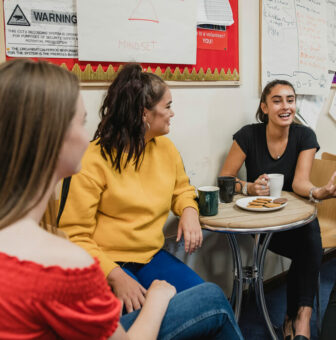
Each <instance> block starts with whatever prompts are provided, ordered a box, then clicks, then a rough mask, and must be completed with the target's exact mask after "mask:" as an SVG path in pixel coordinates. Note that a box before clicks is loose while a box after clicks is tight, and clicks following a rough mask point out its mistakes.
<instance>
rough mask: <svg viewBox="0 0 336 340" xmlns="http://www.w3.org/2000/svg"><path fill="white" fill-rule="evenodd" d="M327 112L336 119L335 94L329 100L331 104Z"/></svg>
mask: <svg viewBox="0 0 336 340" xmlns="http://www.w3.org/2000/svg"><path fill="white" fill-rule="evenodd" d="M329 114H330V116H331V117H333V118H334V120H335V121H336V95H335V94H334V98H333V100H332V102H331V106H330V109H329Z"/></svg>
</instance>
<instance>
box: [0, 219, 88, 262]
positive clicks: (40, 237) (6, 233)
mask: <svg viewBox="0 0 336 340" xmlns="http://www.w3.org/2000/svg"><path fill="white" fill-rule="evenodd" d="M0 251H1V252H4V253H7V254H8V255H11V256H16V257H18V258H19V259H20V260H27V261H32V262H36V263H39V264H42V265H44V266H60V267H62V268H85V267H88V266H90V265H92V264H93V263H94V260H93V258H92V257H91V256H90V255H89V254H88V253H87V252H86V251H85V250H84V249H82V248H81V247H79V246H77V245H75V244H73V243H71V242H70V241H69V240H67V239H65V238H62V237H59V236H56V235H53V234H51V233H49V232H47V231H45V230H43V229H42V228H40V227H38V226H33V225H30V224H25V225H22V224H16V225H13V226H9V227H6V228H5V229H4V230H2V231H1V232H0Z"/></svg>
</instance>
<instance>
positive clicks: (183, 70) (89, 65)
mask: <svg viewBox="0 0 336 340" xmlns="http://www.w3.org/2000/svg"><path fill="white" fill-rule="evenodd" d="M3 1H4V0H1V8H0V11H1V12H0V14H1V15H0V24H1V31H0V61H1V62H3V61H5V60H9V59H12V57H8V56H7V55H6V53H5V48H6V45H5V39H6V37H5V28H4V8H3V6H4V3H3ZM229 2H230V5H231V8H232V13H233V19H234V23H233V24H232V25H231V26H228V27H227V28H226V31H224V33H225V38H226V46H225V48H224V49H209V48H204V46H203V47H202V46H201V47H200V45H199V44H198V45H197V53H196V55H197V57H196V64H195V65H177V64H171V65H170V64H148V63H142V67H143V69H144V70H145V71H147V72H152V73H155V74H157V75H158V76H160V77H161V78H163V79H164V80H166V81H173V82H174V84H177V85H189V84H191V85H200V84H201V85H230V86H231V85H239V84H240V74H239V21H238V20H239V18H238V0H229ZM197 34H198V35H199V36H200V35H201V34H202V30H200V29H197ZM32 59H37V58H32ZM41 59H43V60H47V61H49V62H51V63H54V64H57V65H60V66H61V67H64V68H66V69H68V70H69V71H71V72H73V73H75V74H76V75H77V76H78V78H79V79H80V80H81V81H82V82H83V83H84V84H85V83H86V84H88V85H90V84H93V83H96V82H99V83H100V84H101V83H104V82H111V81H112V80H113V79H114V78H115V77H116V74H117V73H118V70H120V68H122V65H123V63H117V62H113V61H111V62H101V63H100V62H82V61H79V60H78V59H76V58H41Z"/></svg>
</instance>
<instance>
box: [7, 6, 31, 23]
mask: <svg viewBox="0 0 336 340" xmlns="http://www.w3.org/2000/svg"><path fill="white" fill-rule="evenodd" d="M7 25H13V26H30V23H29V21H28V20H27V18H26V16H25V15H24V13H23V12H22V9H21V8H20V6H19V5H16V7H15V9H14V11H13V13H12V15H11V17H10V18H9V20H8V22H7Z"/></svg>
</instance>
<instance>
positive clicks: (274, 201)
mask: <svg viewBox="0 0 336 340" xmlns="http://www.w3.org/2000/svg"><path fill="white" fill-rule="evenodd" d="M287 201H288V200H287V198H284V197H280V198H276V199H275V200H273V203H277V204H285V203H286V202H287Z"/></svg>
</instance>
